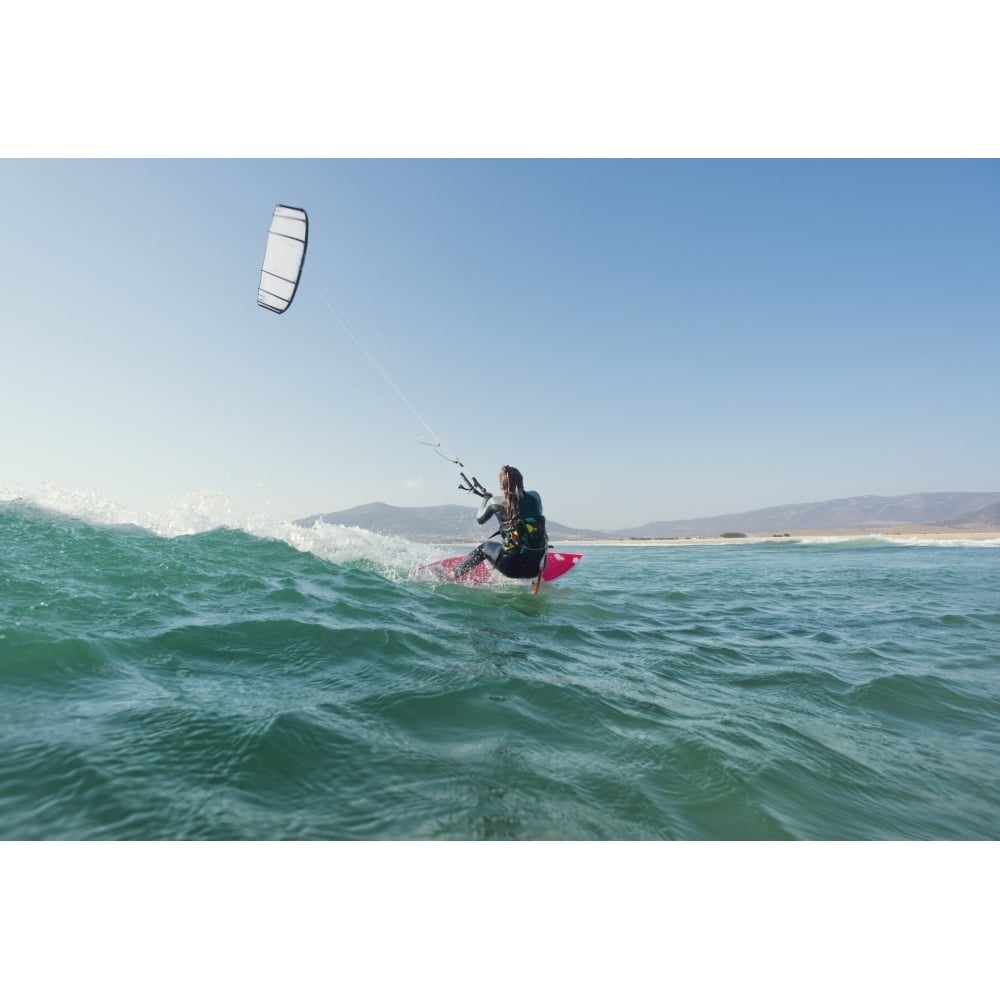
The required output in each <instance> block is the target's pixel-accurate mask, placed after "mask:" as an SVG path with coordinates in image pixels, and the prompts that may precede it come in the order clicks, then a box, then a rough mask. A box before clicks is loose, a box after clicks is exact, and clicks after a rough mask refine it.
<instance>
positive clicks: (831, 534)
mask: <svg viewBox="0 0 1000 1000" xmlns="http://www.w3.org/2000/svg"><path fill="white" fill-rule="evenodd" d="M855 538H888V539H892V540H898V541H902V540H905V539H911V538H912V539H914V540H916V541H977V542H992V541H995V542H998V543H1000V528H992V529H983V530H967V529H957V528H936V527H934V526H932V525H921V524H915V525H907V526H899V525H897V526H894V527H892V528H884V529H881V530H877V529H862V528H854V529H847V528H841V529H831V530H826V531H823V530H808V531H787V532H786V531H777V532H747V533H746V534H745V535H743V536H742V537H730V538H724V537H722V536H721V535H690V536H685V537H683V538H680V537H678V538H563V539H552V544H553V545H556V546H558V547H560V548H572V546H574V545H581V546H667V545H741V544H742V545H745V544H747V543H750V542H754V543H759V542H795V541H815V540H816V539H830V540H831V541H850V540H851V539H855Z"/></svg>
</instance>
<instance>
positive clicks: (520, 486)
mask: <svg viewBox="0 0 1000 1000" xmlns="http://www.w3.org/2000/svg"><path fill="white" fill-rule="evenodd" d="M499 479H500V489H502V490H503V498H504V520H505V521H506V522H507V523H508V524H513V523H514V522H515V521H516V520H517V515H518V514H519V513H520V510H521V496H522V495H523V494H524V477H523V476H522V475H521V472H520V470H519V469H515V468H514V466H513V465H504V466H502V467H501V469H500V476H499Z"/></svg>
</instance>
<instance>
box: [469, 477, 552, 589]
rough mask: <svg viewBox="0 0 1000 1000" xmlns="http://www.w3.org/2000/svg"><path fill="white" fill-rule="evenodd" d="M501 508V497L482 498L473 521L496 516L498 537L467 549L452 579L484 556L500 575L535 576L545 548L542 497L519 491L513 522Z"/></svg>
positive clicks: (480, 560) (523, 577)
mask: <svg viewBox="0 0 1000 1000" xmlns="http://www.w3.org/2000/svg"><path fill="white" fill-rule="evenodd" d="M505 509H506V504H505V502H504V499H503V497H501V498H500V499H496V498H494V497H493V496H487V497H484V499H483V502H482V503H481V504H480V505H479V511H478V513H477V514H476V520H477V521H478V522H479V523H480V524H485V523H486V522H487V521H488V520H489V519H490V518H491V517H494V516H496V519H497V520H498V521H499V522H500V530H499V531H498V532H496V534H498V535H499V536H500V538H499V539H495V538H489V539H487V540H486V541H485V542H483V543H482V544H481V545H479V546H478V547H477V548H475V549H474V550H473V551H472V552H470V553H469V554H468V555H467V556H466V557H465V559H463V560H462V562H461V564H460V565H459V566H458V567H457V568H456V570H455V577H456V578H458V577H462V576H464V575H465V574H466V573H468V572H469V570H470V569H472V567H473V566H476V565H478V564H479V563H481V562H482V561H483V560H484V559H489V561H490V562H491V563H493V565H494V566H495V567H496V568H497V569H498V570H499V571H500V572H501V573H503V575H504V576H510V577H515V578H517V579H519V580H524V579H531V578H532V577H534V576H538V570H539V568H540V567H541V565H542V560H543V559H544V558H545V552H546V550H547V549H548V547H549V538H548V535H547V534H546V533H545V517H544V515H543V514H542V498H541V497H540V496H539V495H538V494H537V493H536V492H535V491H534V490H525V491H524V492H523V493H522V494H521V502H520V505H519V509H518V512H517V518H516V520H514V521H513V522H510V521H505V520H504V511H505Z"/></svg>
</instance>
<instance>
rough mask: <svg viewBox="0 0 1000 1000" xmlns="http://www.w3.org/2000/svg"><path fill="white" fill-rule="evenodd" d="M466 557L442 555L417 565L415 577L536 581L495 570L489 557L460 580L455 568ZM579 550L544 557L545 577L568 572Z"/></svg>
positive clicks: (474, 582) (475, 583)
mask: <svg viewBox="0 0 1000 1000" xmlns="http://www.w3.org/2000/svg"><path fill="white" fill-rule="evenodd" d="M464 558H465V556H464V555H461V556H448V558H447V559H439V560H438V561H437V562H432V563H428V564H427V565H426V566H418V567H417V569H415V570H414V571H413V578H414V579H415V580H431V581H442V582H447V583H461V584H464V585H465V586H471V587H483V586H486V585H487V584H490V583H494V582H497V581H507V580H511V581H512V582H515V583H534V582H535V578H534V577H531V578H530V579H527V580H515V579H513V578H512V577H507V576H504V575H503V574H502V573H498V572H496V570H494V569H493V566H492V564H491V563H490V562H489V560H488V559H484V560H483V561H482V562H481V563H477V564H476V565H475V566H473V567H472V569H470V570H469V572H468V573H465V574H463V576H462V578H461V579H460V580H456V579H455V569H456V568H457V567H458V565H459V564H460V563H461V562H462V560H463V559H464ZM582 558H583V556H582V554H580V553H579V552H550V553H549V554H548V555H547V556H546V557H545V568H544V569H543V570H542V580H544V581H546V582H548V581H549V580H556V579H558V578H559V577H560V576H562V575H563V573H568V572H569V571H570V570H571V569H572V568H573V567H574V566H575V565H576V564H577V563H578V562H579V561H580V560H581V559H582Z"/></svg>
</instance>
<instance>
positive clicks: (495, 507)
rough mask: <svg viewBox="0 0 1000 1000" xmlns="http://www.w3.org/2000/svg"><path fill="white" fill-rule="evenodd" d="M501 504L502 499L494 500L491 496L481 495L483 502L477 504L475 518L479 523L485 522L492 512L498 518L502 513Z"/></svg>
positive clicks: (491, 515) (502, 503)
mask: <svg viewBox="0 0 1000 1000" xmlns="http://www.w3.org/2000/svg"><path fill="white" fill-rule="evenodd" d="M503 505H504V502H503V500H496V499H494V498H493V497H492V496H488V497H483V502H482V503H481V504H480V505H479V512H478V513H477V514H476V520H477V521H478V522H479V523H480V524H485V523H486V522H487V521H488V520H489V519H490V518H491V517H493V515H494V514H495V515H496V517H497V520H499V519H500V515H501V514H502V513H503Z"/></svg>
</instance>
